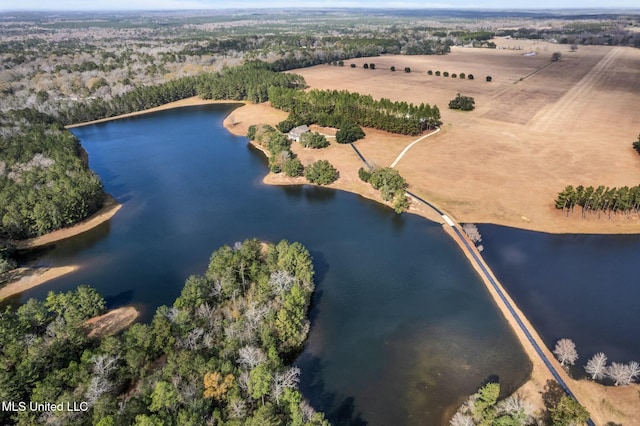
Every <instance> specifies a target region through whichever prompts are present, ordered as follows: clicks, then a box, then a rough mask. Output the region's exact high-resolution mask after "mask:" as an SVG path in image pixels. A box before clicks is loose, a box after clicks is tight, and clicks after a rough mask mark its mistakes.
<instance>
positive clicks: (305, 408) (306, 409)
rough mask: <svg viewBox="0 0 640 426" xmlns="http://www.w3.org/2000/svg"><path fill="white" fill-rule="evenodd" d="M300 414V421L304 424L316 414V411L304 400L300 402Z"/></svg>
mask: <svg viewBox="0 0 640 426" xmlns="http://www.w3.org/2000/svg"><path fill="white" fill-rule="evenodd" d="M300 412H301V413H302V419H303V420H304V422H305V423H306V422H309V421H311V419H312V418H313V416H314V415H315V414H316V410H315V409H314V408H313V407H312V406H311V405H309V402H308V401H307V400H306V399H304V400H302V401H301V402H300Z"/></svg>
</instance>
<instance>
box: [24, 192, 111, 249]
mask: <svg viewBox="0 0 640 426" xmlns="http://www.w3.org/2000/svg"><path fill="white" fill-rule="evenodd" d="M121 207H122V205H121V204H118V202H117V201H116V200H115V199H114V198H113V197H111V196H110V195H107V197H106V199H105V202H104V206H102V208H101V209H100V210H98V211H97V212H95V213H94V214H93V215H91V216H90V217H89V218H87V219H85V220H83V221H82V222H79V223H77V224H75V225H73V226H70V227H68V228H63V229H58V230H57V231H53V232H49V233H48V234H45V235H41V236H39V237H35V238H29V239H26V240H18V241H13V244H14V245H15V247H16V248H17V249H19V250H26V249H31V248H35V247H41V246H45V245H47V244H52V243H55V242H58V241H61V240H64V239H67V238H70V237H74V236H76V235H79V234H82V233H83V232H87V231H89V230H91V229H93V228H95V227H96V226H98V225H100V224H102V223H104V222H106V221H108V220H109V219H111V218H112V217H113V216H114V215H115V214H116V213H117V212H118V210H120V208H121Z"/></svg>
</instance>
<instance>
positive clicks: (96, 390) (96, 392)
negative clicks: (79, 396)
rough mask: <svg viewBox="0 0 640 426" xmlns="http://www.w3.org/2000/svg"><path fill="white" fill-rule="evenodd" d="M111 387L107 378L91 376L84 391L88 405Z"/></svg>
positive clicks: (93, 403) (90, 405)
mask: <svg viewBox="0 0 640 426" xmlns="http://www.w3.org/2000/svg"><path fill="white" fill-rule="evenodd" d="M112 389H113V385H112V384H111V382H110V381H109V380H108V379H107V378H105V377H102V376H93V377H92V378H91V382H90V383H89V387H88V388H87V392H86V393H85V399H86V402H87V404H88V405H89V407H93V406H94V405H95V403H96V402H97V401H98V399H99V398H100V396H102V394H104V393H106V392H110V391H111V390H112Z"/></svg>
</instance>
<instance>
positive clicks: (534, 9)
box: [0, 6, 640, 13]
mask: <svg viewBox="0 0 640 426" xmlns="http://www.w3.org/2000/svg"><path fill="white" fill-rule="evenodd" d="M300 9H306V10H442V11H447V10H451V11H470V12H475V11H478V12H480V11H487V12H512V11H517V12H527V11H530V12H561V11H576V12H578V11H583V12H587V11H594V12H597V11H600V12H606V11H612V12H613V11H634V12H640V7H629V6H617V7H616V6H614V7H558V8H549V7H540V8H537V7H526V8H525V7H509V8H499V7H495V8H492V7H484V8H476V7H471V8H470V7H463V6H461V7H455V6H448V7H440V6H432V7H416V6H396V7H389V6H366V7H365V6H351V7H346V6H345V7H342V6H271V7H270V6H265V7H249V6H247V7H237V6H234V7H228V6H216V7H204V8H175V9H174V8H165V9H107V8H105V9H46V8H42V9H39V8H33V9H0V13H5V12H206V11H215V10H229V11H232V10H235V11H250V10H255V11H261V10H300Z"/></svg>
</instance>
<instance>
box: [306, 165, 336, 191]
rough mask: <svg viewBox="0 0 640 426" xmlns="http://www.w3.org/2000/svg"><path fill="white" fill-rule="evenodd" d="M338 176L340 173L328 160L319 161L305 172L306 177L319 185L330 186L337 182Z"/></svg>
mask: <svg viewBox="0 0 640 426" xmlns="http://www.w3.org/2000/svg"><path fill="white" fill-rule="evenodd" d="M338 176H339V174H338V171H337V170H336V169H335V167H333V166H332V165H331V163H329V162H328V161H327V160H318V161H316V162H315V163H313V164H311V165H310V166H307V168H305V170H304V177H305V178H307V180H308V181H309V182H311V183H315V184H317V185H328V184H330V183H332V182H335V181H336V180H337V179H338Z"/></svg>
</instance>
